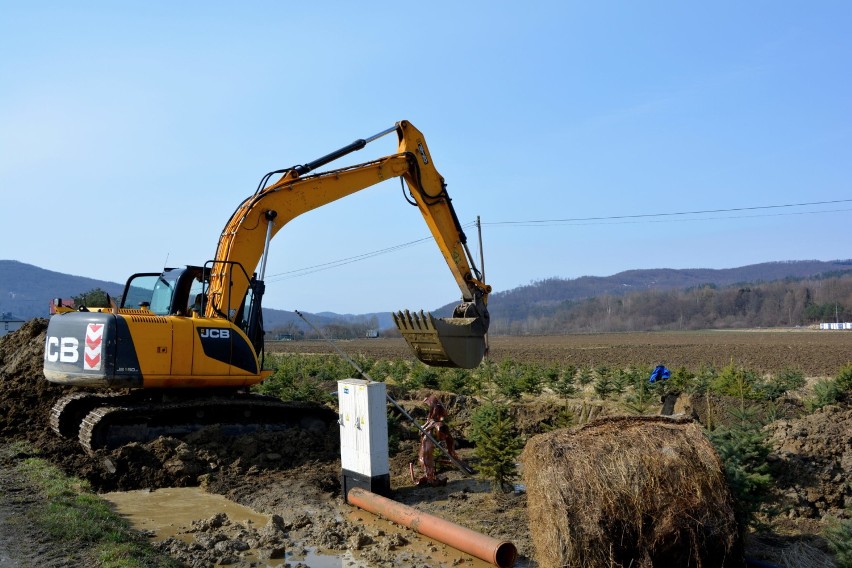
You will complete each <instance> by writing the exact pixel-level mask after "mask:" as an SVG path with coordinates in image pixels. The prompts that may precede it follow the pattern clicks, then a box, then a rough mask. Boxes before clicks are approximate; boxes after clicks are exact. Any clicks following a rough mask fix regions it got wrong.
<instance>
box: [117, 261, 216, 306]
mask: <svg viewBox="0 0 852 568" xmlns="http://www.w3.org/2000/svg"><path fill="white" fill-rule="evenodd" d="M203 283H204V271H203V269H202V268H201V267H198V266H187V267H184V268H166V269H165V270H163V272H143V273H139V274H134V275H132V276H131V277H130V278H128V279H127V284H125V286H124V293H123V294H122V302H121V308H130V309H137V308H143V309H147V310H148V311H150V312H151V313H153V314H154V315H158V316H167V315H191V314H190V311H189V308H190V307H191V305H192V299H193V298H195V297H196V296H197V295H198V294H200V293H202V289H203Z"/></svg>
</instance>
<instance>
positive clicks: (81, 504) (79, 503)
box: [4, 444, 182, 568]
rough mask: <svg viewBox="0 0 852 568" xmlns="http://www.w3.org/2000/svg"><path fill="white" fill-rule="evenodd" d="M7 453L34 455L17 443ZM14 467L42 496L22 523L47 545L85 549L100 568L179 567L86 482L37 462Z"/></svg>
mask: <svg viewBox="0 0 852 568" xmlns="http://www.w3.org/2000/svg"><path fill="white" fill-rule="evenodd" d="M5 450H6V451H5V452H4V453H6V454H7V455H9V452H12V455H14V454H19V455H20V454H22V453H23V454H30V455H32V451H23V450H24V447H23V446H22V445H21V444H16V445H14V446H7V447H6V448H5ZM12 467H13V468H14V469H15V471H16V472H17V473H19V474H20V475H21V479H24V480H25V482H26V483H27V485H29V486H30V487H32V488H33V491H34V492H36V493H39V494H41V496H42V499H39V500H37V501H36V502H35V503H34V504H33V505H32V506H31V507H30V508H29V509H28V510H27V512H26V520H27V522H29V523H31V525H32V526H34V527H36V528H37V529H39V530H40V531H43V532H44V533H46V534H47V535H48V536H49V537H50V538H51V540H52V543H51V546H54V547H58V548H61V549H64V550H87V551H88V552H87V556H88V560H90V561H91V562H92V564H91V565H92V566H100V567H103V568H139V567H179V566H182V564H180V563H179V562H177V561H175V560H173V559H171V558H169V557H168V556H165V555H163V554H161V553H159V552H157V551H156V550H155V549H154V548H153V547H152V546H151V545H150V543H149V542H148V541H147V539H146V538H145V537H143V536H142V535H141V534H139V533H137V532H135V531H133V530H132V529H131V528H130V524H129V523H128V522H127V520H125V519H124V518H122V517H120V516H119V515H117V514H116V513H114V512H113V511H112V509H111V508H110V506H109V504H108V503H107V502H106V501H104V500H103V499H101V498H99V497H98V496H97V495H95V494H94V493H92V491H91V488H90V487H89V485H88V483H86V482H85V481H81V480H79V479H76V478H73V477H68V476H66V475H65V474H64V473H62V472H61V471H59V470H58V469H57V468H56V467H54V466H53V465H51V464H50V463H49V462H47V461H45V460H43V459H41V458H38V457H29V458H26V459H23V460H18V461H16V462H15V463H14V465H13V466H12Z"/></svg>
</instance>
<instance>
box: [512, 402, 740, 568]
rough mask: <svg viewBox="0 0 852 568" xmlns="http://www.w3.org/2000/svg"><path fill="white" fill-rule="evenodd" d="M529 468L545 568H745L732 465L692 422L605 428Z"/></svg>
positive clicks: (528, 461) (537, 445) (561, 435)
mask: <svg viewBox="0 0 852 568" xmlns="http://www.w3.org/2000/svg"><path fill="white" fill-rule="evenodd" d="M521 459H522V461H523V471H524V474H523V475H524V481H525V482H526V486H527V503H528V513H529V522H530V532H531V533H532V538H533V544H534V546H535V551H536V560H537V561H538V563H539V565H540V566H542V567H543V568H550V567H558V566H567V567H583V568H592V567H607V568H609V567H616V566H623V567H628V566H630V567H632V568H636V567H650V566H655V567H656V566H659V567H678V566H684V567H685V566H689V567H698V568H701V567H704V568H719V567H725V568H730V567H734V566H737V567H740V566H743V565H744V561H743V554H742V542H741V539H740V535H739V531H738V530H737V523H736V519H735V517H734V511H733V502H732V498H731V494H730V491H729V490H728V486H727V484H726V482H725V474H724V470H723V466H722V462H721V460H720V459H719V456H718V454H717V453H716V451H715V449H714V448H713V446H712V444H711V443H710V441H709V440H708V439H707V437H706V436H705V435H704V433H703V431H702V429H701V426H700V425H699V424H697V423H694V422H693V421H692V420H691V419H689V418H669V417H663V416H651V417H633V416H625V417H610V418H604V419H601V420H597V421H595V422H592V423H590V424H587V425H585V426H583V427H581V428H578V429H573V430H556V431H553V432H549V433H546V434H540V435H538V436H534V437H533V438H531V439H530V440H529V442H528V443H527V445H526V448H525V449H524V452H523V455H522V457H521Z"/></svg>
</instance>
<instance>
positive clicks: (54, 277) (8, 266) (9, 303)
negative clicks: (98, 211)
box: [0, 260, 124, 320]
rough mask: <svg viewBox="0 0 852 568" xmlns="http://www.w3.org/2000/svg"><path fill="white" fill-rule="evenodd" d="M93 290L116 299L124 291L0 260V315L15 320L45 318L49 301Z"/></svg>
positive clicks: (120, 287)
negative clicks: (103, 292)
mask: <svg viewBox="0 0 852 568" xmlns="http://www.w3.org/2000/svg"><path fill="white" fill-rule="evenodd" d="M95 288H100V289H101V290H104V291H105V292H106V293H107V294H109V295H110V296H116V297H117V296H120V295H121V293H122V292H123V291H124V284H117V283H115V282H106V281H104V280H95V279H93V278H86V277H84V276H72V275H70V274H62V273H61V272H54V271H52V270H45V269H44V268H39V267H37V266H33V265H32V264H24V263H23V262H18V261H17V260H0V312H11V313H12V314H13V315H14V316H15V317H16V318H18V319H24V320H28V319H32V318H36V317H42V318H43V317H47V316H48V314H49V309H50V307H49V306H50V300H51V299H53V298H70V297H71V296H78V295H80V294H82V293H84V292H88V291H89V290H93V289H95Z"/></svg>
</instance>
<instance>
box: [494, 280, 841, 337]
mask: <svg viewBox="0 0 852 568" xmlns="http://www.w3.org/2000/svg"><path fill="white" fill-rule="evenodd" d="M513 311H514V313H513V314H512V316H514V317H511V316H509V317H507V315H506V314H501V312H500V309H499V306H494V309H492V311H491V316H492V317H491V332H492V333H495V334H501V335H525V334H559V333H601V332H628V331H662V330H695V329H712V328H746V327H785V326H786V327H792V326H806V325H811V324H815V323H820V322H834V321H841V322H842V321H846V320H849V319H852V275H848V274H844V275H840V276H828V277H819V278H810V279H798V280H794V279H786V280H779V281H774V282H766V283H757V284H741V285H734V286H725V287H718V286H715V285H712V284H708V285H703V286H698V287H693V288H688V289H681V290H645V291H641V292H632V293H628V294H625V295H613V294H604V295H601V296H596V297H593V298H587V299H585V300H568V301H562V302H549V303H542V302H537V303H535V304H528V305H527V307H526V310H524V312H525V313H523V314H521V313H518V310H513Z"/></svg>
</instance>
